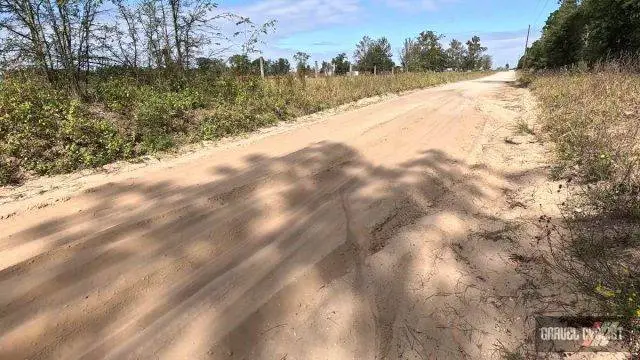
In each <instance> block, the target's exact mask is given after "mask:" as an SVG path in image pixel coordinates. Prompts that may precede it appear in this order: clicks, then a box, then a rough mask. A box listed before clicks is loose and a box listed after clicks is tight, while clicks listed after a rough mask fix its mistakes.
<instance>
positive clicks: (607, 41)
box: [580, 0, 640, 62]
mask: <svg viewBox="0 0 640 360" xmlns="http://www.w3.org/2000/svg"><path fill="white" fill-rule="evenodd" d="M580 10H581V14H580V15H581V17H582V20H583V23H584V25H585V27H584V30H583V36H584V39H585V46H584V58H585V60H587V61H589V62H594V61H597V60H600V59H604V58H607V57H619V56H621V55H630V54H637V53H638V52H640V1H637V0H583V1H582V2H581V3H580Z"/></svg>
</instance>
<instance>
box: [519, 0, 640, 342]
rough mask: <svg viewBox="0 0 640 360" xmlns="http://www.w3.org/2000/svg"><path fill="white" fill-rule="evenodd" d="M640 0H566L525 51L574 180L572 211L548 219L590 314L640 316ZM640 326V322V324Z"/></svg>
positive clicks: (551, 132) (562, 171) (564, 171)
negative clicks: (638, 0)
mask: <svg viewBox="0 0 640 360" xmlns="http://www.w3.org/2000/svg"><path fill="white" fill-rule="evenodd" d="M638 13H640V3H638V2H636V1H618V0H584V1H581V2H578V1H575V0H564V1H562V2H561V4H560V7H559V9H558V10H557V11H556V12H554V13H552V14H551V16H550V17H549V19H548V20H547V23H546V25H545V27H544V31H543V33H542V37H541V39H540V40H538V41H536V42H534V43H533V45H532V47H531V48H530V49H528V51H527V53H526V55H525V56H524V57H523V58H522V59H521V60H520V63H519V68H520V69H521V72H520V83H521V84H522V85H525V86H530V87H531V88H532V90H533V92H534V94H535V95H536V96H537V98H538V99H539V101H540V107H541V113H542V114H541V115H542V116H541V125H542V128H541V130H542V131H541V134H540V136H543V137H545V138H546V139H548V140H550V141H551V142H552V143H553V144H554V163H555V167H554V171H553V176H555V177H556V178H558V179H564V180H566V184H567V185H566V186H567V188H568V190H569V195H570V196H569V198H568V200H567V202H566V203H564V204H563V210H564V211H563V219H560V221H559V222H554V221H551V219H549V220H550V221H543V223H545V224H546V225H545V229H544V230H545V235H546V237H547V238H548V239H549V241H550V245H551V250H552V252H553V258H554V260H555V261H554V264H555V265H556V266H557V269H558V270H559V271H560V272H561V273H562V274H565V275H566V276H568V278H569V279H570V280H571V284H573V285H575V288H574V290H576V291H578V292H579V293H580V294H582V295H584V298H585V302H586V303H585V304H582V305H581V306H579V309H576V310H578V311H581V312H586V313H589V314H609V315H617V316H622V317H623V318H624V319H625V320H626V321H627V324H626V325H627V328H629V327H631V328H632V329H633V328H635V327H637V325H633V324H634V323H633V321H634V320H636V319H638V318H640V293H639V292H640V265H639V264H640V262H639V260H640V75H639V73H638V69H640V67H639V66H638V64H639V62H638V54H639V53H640V37H638V34H640V18H639V17H638V16H637V14H638ZM636 330H637V329H636Z"/></svg>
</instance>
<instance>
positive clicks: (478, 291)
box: [0, 73, 525, 360]
mask: <svg viewBox="0 0 640 360" xmlns="http://www.w3.org/2000/svg"><path fill="white" fill-rule="evenodd" d="M512 80H513V73H499V74H496V75H493V76H491V77H489V78H485V79H480V80H474V81H466V82H460V83H456V84H450V85H446V86H441V87H437V88H433V89H426V90H421V91H417V92H413V93H410V94H407V95H404V96H401V97H398V98H395V99H391V100H388V101H384V102H381V103H378V104H374V105H370V106H368V107H365V108H361V109H357V110H352V111H348V112H345V113H342V114H338V115H334V116H330V117H328V118H327V119H324V120H323V121H320V122H316V123H313V124H305V125H302V126H299V127H296V128H294V129H292V130H291V131H288V132H285V133H282V134H276V135H273V136H270V137H266V138H263V139H259V140H257V141H255V142H253V143H251V144H249V145H245V146H242V147H228V148H223V149H218V150H213V151H211V150H210V151H211V153H210V154H209V155H208V156H206V157H202V158H201V159H199V160H196V161H193V162H189V163H185V164H178V165H176V166H175V167H173V168H171V169H168V170H167V169H162V170H153V169H142V170H140V171H139V172H138V173H133V174H129V175H128V176H127V177H122V178H121V179H117V180H110V182H108V183H105V184H102V185H100V186H97V187H94V188H92V189H91V190H89V191H86V192H84V193H78V194H73V195H71V196H70V199H69V200H68V201H64V202H59V203H56V204H52V205H50V206H46V207H43V208H40V209H33V210H30V211H25V212H23V213H20V214H17V215H16V216H13V217H11V218H10V219H5V220H0V227H1V228H2V233H0V287H1V288H2V292H1V293H0V358H3V359H5V358H6V359H18V358H30V359H48V358H52V359H54V358H55V359H76V358H81V359H102V358H104V359H127V358H163V359H284V358H286V359H289V360H290V359H356V358H357V359H376V358H378V359H380V358H384V359H387V358H389V359H391V358H393V359H395V358H403V359H404V358H428V357H429V356H436V357H437V358H463V357H469V358H487V357H488V356H493V355H494V353H493V352H492V351H491V349H489V345H485V346H486V347H483V345H478V344H483V343H486V342H491V341H493V340H495V338H496V337H498V336H499V334H496V333H493V332H491V331H490V330H487V329H486V328H491V327H492V326H494V322H495V321H494V320H495V318H497V317H501V316H504V315H505V314H502V315H501V314H500V313H501V311H500V310H498V309H495V308H491V309H486V310H485V308H484V307H483V306H484V305H486V298H487V296H490V295H491V294H494V293H496V292H500V291H503V290H500V289H501V288H500V286H502V285H504V284H502V283H503V282H505V279H508V278H510V277H512V276H513V274H512V273H511V272H510V271H511V270H509V269H508V268H507V267H506V265H505V264H503V263H502V262H501V261H500V259H497V255H496V254H498V253H499V251H500V249H499V247H500V246H502V245H500V244H494V243H487V244H484V243H483V244H482V246H484V247H481V245H477V249H476V250H477V253H475V256H477V259H471V260H469V259H466V260H464V261H461V260H460V259H459V258H456V253H455V252H452V251H451V250H450V249H451V248H452V246H451V245H452V244H464V243H465V242H466V241H468V240H469V239H470V232H469V231H470V229H472V228H474V227H475V228H477V227H479V226H482V224H491V225H492V226H493V225H496V224H501V223H502V220H501V219H500V218H499V216H498V215H497V214H496V213H494V212H493V211H491V210H489V208H490V207H491V206H492V204H494V203H497V202H498V201H501V200H499V199H500V197H501V196H502V195H503V191H504V189H505V187H508V186H509V185H507V183H508V182H510V181H511V182H512V183H513V181H514V180H513V179H517V178H518V177H517V176H520V175H522V173H506V172H504V171H502V170H498V169H494V168H493V164H491V163H488V164H487V163H483V162H482V161H484V160H483V158H482V156H481V155H482V153H483V151H484V146H486V145H487V143H486V139H487V138H486V126H487V123H488V122H491V121H494V119H492V118H491V117H490V116H489V115H487V113H485V112H483V110H482V109H481V106H482V104H483V103H484V102H487V101H496V99H498V97H500V96H503V95H504V94H505V93H509V92H511V91H516V90H515V89H513V88H511V87H510V86H509V82H510V81H512ZM510 114H511V113H508V114H507V115H504V114H503V116H505V117H509V116H513V115H512V114H511V115H510ZM522 178H525V177H522ZM510 179H511V180H510ZM460 246H463V245H460ZM464 246H466V245H464ZM494 247H495V248H494ZM473 264H480V266H477V265H473ZM485 271H490V272H491V275H486V274H484V272H485ZM470 273H473V274H474V275H473V276H471V277H468V274H470ZM476 273H477V274H479V273H482V274H483V275H477V274H476ZM477 277H480V278H483V279H484V281H482V280H478V278H477ZM469 279H472V280H469ZM463 280H464V281H467V280H468V281H473V283H467V284H466V285H464V284H463V283H464V281H463ZM494 280H495V281H494ZM461 284H462V285H461ZM501 284H502V285H501ZM463 285H464V286H463ZM461 286H462V290H461ZM504 286H507V285H504ZM499 288H500V289H499ZM507 288H508V286H507ZM505 291H506V290H505ZM452 294H453V295H455V296H456V297H455V299H454V298H451V297H448V296H449V295H452ZM460 294H462V295H460ZM458 295H460V296H458ZM467 296H468V298H467ZM465 309H466V310H465ZM502 312H503V311H502ZM452 313H459V314H458V315H457V317H456V318H455V319H453V318H448V317H447V315H446V314H452ZM461 319H462V320H461ZM462 323H466V324H469V326H468V327H466V328H464V327H461V326H462V325H460V324H462Z"/></svg>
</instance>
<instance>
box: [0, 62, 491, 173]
mask: <svg viewBox="0 0 640 360" xmlns="http://www.w3.org/2000/svg"><path fill="white" fill-rule="evenodd" d="M483 75H486V74H484V73H408V74H398V75H395V76H358V77H327V78H311V79H300V78H296V77H294V76H285V77H277V78H268V79H266V80H262V79H260V78H255V77H247V78H238V77H233V76H230V75H222V76H220V75H216V74H210V73H206V72H199V71H193V72H190V73H187V74H183V75H181V76H173V75H171V74H164V73H154V72H149V71H147V72H142V73H139V74H118V73H113V72H99V73H95V74H93V75H92V77H91V79H90V82H89V83H90V84H91V86H90V88H89V91H88V95H87V96H86V98H84V99H74V98H71V97H70V96H69V95H68V94H66V93H65V92H63V91H60V90H58V89H56V88H53V87H52V86H50V85H49V84H48V83H47V82H46V81H44V80H43V79H40V78H38V77H37V76H35V75H34V74H29V73H24V72H23V73H15V74H8V75H7V76H6V78H5V79H4V80H3V81H2V82H1V83H0V184H7V183H15V182H19V181H20V179H21V178H23V175H24V174H30V173H31V174H39V175H46V174H55V173H64V172H69V171H73V170H76V169H80V168H88V167H95V166H100V165H104V164H107V163H109V162H112V161H115V160H119V159H128V158H132V157H136V156H140V155H144V154H148V153H153V152H157V151H163V150H167V149H170V148H172V147H175V146H178V145H180V144H184V143H189V142H196V141H200V140H216V139H220V138H222V137H225V136H231V135H236V134H241V133H245V132H249V131H253V130H256V129H258V128H261V127H264V126H270V125H273V124H276V123H277V122H279V121H285V120H291V119H294V118H295V117H298V116H301V115H306V114H310V113H314V112H317V111H320V110H323V109H327V108H331V107H335V106H338V105H341V104H345V103H349V102H352V101H355V100H359V99H362V98H366V97H371V96H376V95H382V94H387V93H397V92H402V91H407V90H412V89H417V88H424V87H428V86H433V85H438V84H442V83H447V82H453V81H459V80H466V79H472V78H477V77H480V76H483Z"/></svg>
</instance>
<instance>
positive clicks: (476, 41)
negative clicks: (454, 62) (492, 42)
mask: <svg viewBox="0 0 640 360" xmlns="http://www.w3.org/2000/svg"><path fill="white" fill-rule="evenodd" d="M485 51H487V48H486V47H484V46H482V44H481V43H480V37H479V36H477V35H476V36H474V37H472V38H471V40H469V41H467V56H466V57H465V59H464V66H463V69H464V70H478V69H479V68H480V66H481V65H482V64H481V62H480V60H481V59H482V56H483V54H484V52H485Z"/></svg>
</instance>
